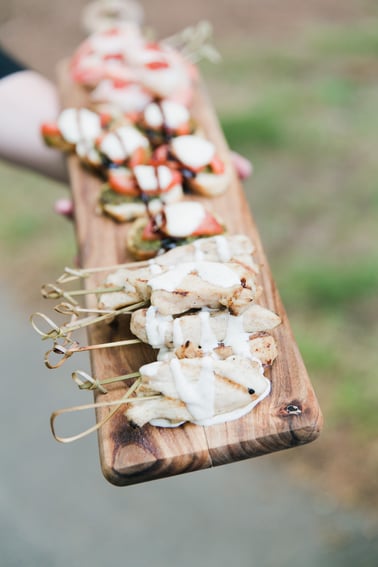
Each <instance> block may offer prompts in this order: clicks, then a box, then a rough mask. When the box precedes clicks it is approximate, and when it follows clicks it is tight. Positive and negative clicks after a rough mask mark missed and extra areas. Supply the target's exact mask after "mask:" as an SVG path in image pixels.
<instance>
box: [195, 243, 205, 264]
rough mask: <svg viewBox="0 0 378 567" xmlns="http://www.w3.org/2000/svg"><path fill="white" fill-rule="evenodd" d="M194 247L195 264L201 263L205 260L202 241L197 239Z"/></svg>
mask: <svg viewBox="0 0 378 567" xmlns="http://www.w3.org/2000/svg"><path fill="white" fill-rule="evenodd" d="M193 246H194V260H195V261H196V262H202V261H203V260H204V258H205V255H204V253H203V252H202V240H201V239H198V240H195V241H194V242H193Z"/></svg>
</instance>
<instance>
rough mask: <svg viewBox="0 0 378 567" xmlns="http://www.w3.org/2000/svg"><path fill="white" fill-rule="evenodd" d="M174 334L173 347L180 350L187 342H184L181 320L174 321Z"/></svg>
mask: <svg viewBox="0 0 378 567" xmlns="http://www.w3.org/2000/svg"><path fill="white" fill-rule="evenodd" d="M172 334H173V345H174V347H175V348H178V347H180V346H181V345H183V344H184V342H185V341H184V336H183V334H182V329H181V322H180V319H179V318H176V319H173V327H172Z"/></svg>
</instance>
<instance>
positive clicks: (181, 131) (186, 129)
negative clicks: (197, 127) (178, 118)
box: [176, 123, 191, 136]
mask: <svg viewBox="0 0 378 567" xmlns="http://www.w3.org/2000/svg"><path fill="white" fill-rule="evenodd" d="M190 132H191V129H190V124H189V123H186V124H182V125H181V126H179V127H178V128H176V134H177V135H178V136H186V134H190Z"/></svg>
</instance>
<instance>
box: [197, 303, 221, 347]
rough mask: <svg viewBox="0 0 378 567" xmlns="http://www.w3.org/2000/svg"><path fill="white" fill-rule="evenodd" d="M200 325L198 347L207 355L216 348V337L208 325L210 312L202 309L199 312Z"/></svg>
mask: <svg viewBox="0 0 378 567" xmlns="http://www.w3.org/2000/svg"><path fill="white" fill-rule="evenodd" d="M199 319H200V324H201V336H200V343H199V344H200V345H201V347H202V350H203V352H204V353H209V352H211V351H212V350H213V349H215V348H216V347H217V346H218V340H217V337H216V336H215V334H214V331H213V329H212V327H211V324H210V312H209V311H207V310H206V309H203V310H201V311H200V312H199Z"/></svg>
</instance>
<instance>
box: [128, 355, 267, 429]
mask: <svg viewBox="0 0 378 567" xmlns="http://www.w3.org/2000/svg"><path fill="white" fill-rule="evenodd" d="M140 372H141V377H142V387H141V388H140V390H139V391H138V397H143V396H150V395H151V393H159V394H161V396H162V397H161V398H156V399H155V400H146V401H145V402H144V403H143V404H138V405H134V406H130V407H129V408H128V409H127V410H126V413H125V415H126V417H127V418H128V419H129V420H130V421H132V422H133V423H135V424H136V425H139V426H142V425H144V424H145V423H147V422H150V423H152V424H155V425H164V426H175V425H180V424H181V423H182V422H184V421H191V422H192V423H195V424H197V425H213V424H216V423H222V422H224V421H230V420H233V419H238V418H239V417H241V416H242V415H245V414H246V413H248V412H249V411H251V409H252V408H253V407H254V406H255V405H256V404H257V403H259V402H260V401H261V400H262V399H264V398H265V397H266V396H267V395H268V394H269V392H270V382H269V380H268V379H267V378H265V376H264V375H263V373H262V367H261V364H260V363H259V362H258V361H256V360H250V359H247V358H243V357H237V356H232V357H229V358H227V359H226V360H214V359H213V358H210V357H205V358H193V359H183V360H178V359H172V360H171V361H163V362H154V363H151V364H147V365H145V366H143V367H142V368H141V369H140ZM162 420H163V422H162Z"/></svg>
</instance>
